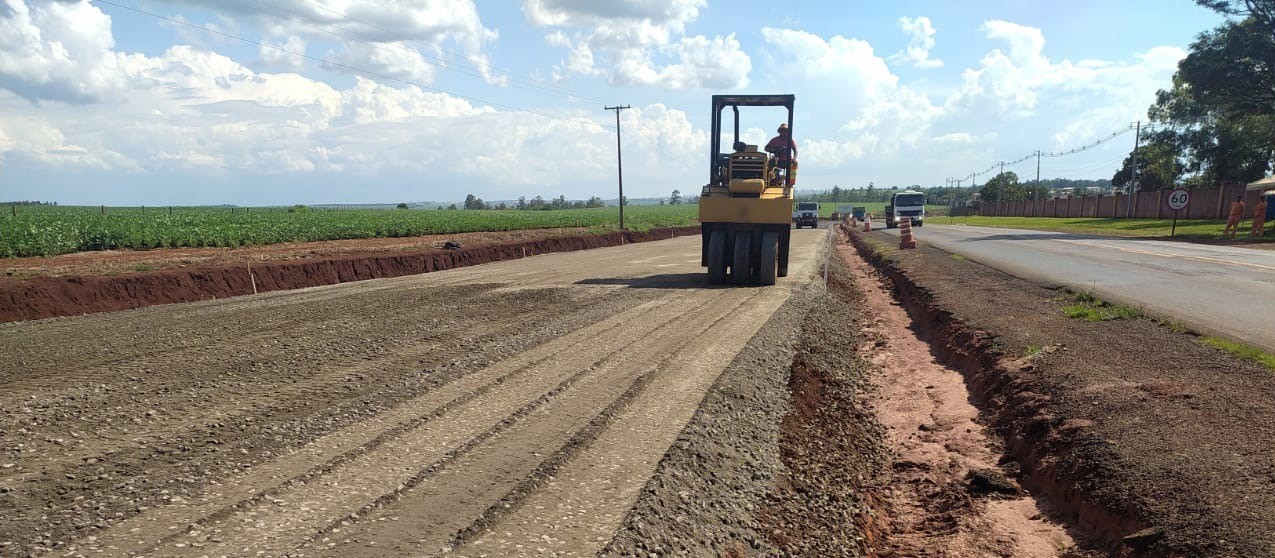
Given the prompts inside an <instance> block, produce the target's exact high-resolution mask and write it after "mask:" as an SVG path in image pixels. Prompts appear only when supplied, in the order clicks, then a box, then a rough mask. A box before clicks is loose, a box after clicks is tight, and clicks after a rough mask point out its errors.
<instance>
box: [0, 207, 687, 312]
mask: <svg viewBox="0 0 1275 558" xmlns="http://www.w3.org/2000/svg"><path fill="white" fill-rule="evenodd" d="M699 232H700V229H699V227H680V228H672V229H655V230H651V231H648V232H626V233H619V232H613V233H606V234H579V235H569V236H540V235H537V234H534V231H533V233H529V234H530V239H529V240H502V241H499V242H490V243H479V244H469V243H468V240H469V239H466V242H465V243H463V244H461V245H460V248H459V249H446V248H429V249H424V250H420V249H417V250H406V251H385V250H383V249H381V248H379V247H377V246H379V243H377V242H371V244H372V245H373V246H372V247H371V248H370V249H369V250H367V251H362V252H360V251H359V250H358V248H357V244H353V245H352V244H351V241H340V245H341V251H342V252H343V253H339V254H335V255H324V254H326V252H324V251H323V250H321V249H318V248H315V249H312V250H310V252H312V253H315V254H318V255H312V256H308V257H307V256H306V255H303V254H296V253H293V252H277V251H272V250H269V249H265V248H266V247H262V248H263V250H252V249H249V250H244V251H243V254H242V258H243V261H242V263H237V264H234V265H201V266H196V267H187V268H173V269H158V270H155V271H144V272H137V273H127V274H122V275H92V274H84V275H74V274H73V275H69V276H37V277H32V278H29V279H25V280H18V281H4V282H0V322H11V321H18V320H34V319H42V318H51V317H55V316H69V315H76V314H87V313H93V312H112V311H117V310H126V309H129V308H140V307H144V306H151V305H155V304H168V303H174V302H193V301H197V300H208V299H213V298H225V297H231V296H240V295H247V294H253V293H254V292H266V291H279V290H288V289H298V288H304V287H316V286H319V285H332V284H336V283H346V282H350V281H361V280H364V279H378V278H386V277H399V276H403V275H412V274H417V273H428V272H431V271H441V270H445V269H453V268H457V267H464V266H470V265H477V264H484V263H490V262H495V261H501V260H509V259H516V258H521V257H525V256H532V255H538V254H547V253H551V252H566V251H572V250H583V249H588V248H600V247H604V246H618V245H620V244H623V243H632V242H644V241H648V240H660V239H666V238H671V237H673V236H683V235H690V234H698V233H699ZM372 240H373V241H376V240H379V239H372ZM474 240H475V241H477V242H481V239H474ZM210 250H212V249H210ZM257 252H262V253H264V254H266V257H273V256H280V257H286V258H290V259H282V260H275V259H267V260H265V261H261V260H256V258H255V257H254V255H259V254H257ZM217 253H218V255H219V256H220V255H221V254H224V253H230V252H228V251H225V250H220V251H217ZM172 257H173V259H174V261H175V260H179V259H182V258H185V257H186V256H185V252H184V251H175V252H174V253H173V255H172ZM292 258H295V259H292ZM254 260H255V261H254ZM147 261H148V262H149V263H147V264H146V265H147V266H148V267H149V266H154V267H157V268H170V267H172V266H171V265H168V264H170V263H172V262H156V261H152V260H147ZM213 261H223V259H214V260H213ZM84 265H86V266H90V267H88V269H90V270H91V269H93V267H91V266H92V265H100V264H84Z"/></svg>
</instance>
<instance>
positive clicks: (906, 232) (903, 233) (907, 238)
mask: <svg viewBox="0 0 1275 558" xmlns="http://www.w3.org/2000/svg"><path fill="white" fill-rule="evenodd" d="M909 248H916V240H915V239H913V238H912V220H911V219H908V218H906V217H905V218H904V219H903V220H901V221H899V249H900V250H907V249H909Z"/></svg>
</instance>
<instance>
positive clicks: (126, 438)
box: [0, 297, 593, 481]
mask: <svg viewBox="0 0 1275 558" xmlns="http://www.w3.org/2000/svg"><path fill="white" fill-rule="evenodd" d="M478 298H479V300H478V301H475V302H469V303H467V304H465V305H464V306H463V307H462V308H463V309H475V310H479V311H477V312H476V313H475V315H474V316H473V317H474V318H477V319H461V318H456V319H451V320H450V321H448V322H446V323H445V324H443V325H442V326H440V327H435V328H431V330H430V331H429V333H428V334H426V335H425V336H423V337H422V338H420V339H419V340H416V341H393V342H392V343H393V344H394V345H396V348H395V352H393V353H389V354H386V355H383V356H372V355H369V356H365V357H363V358H362V359H360V360H359V361H357V362H356V363H354V364H353V365H351V363H349V362H346V361H337V362H328V363H324V364H322V365H320V366H318V367H315V368H310V369H307V370H303V371H300V372H301V374H300V376H301V377H300V378H297V381H293V382H288V383H284V384H283V385H269V386H268V389H267V384H277V383H278V379H277V378H273V377H270V376H268V375H252V376H248V377H246V378H244V381H243V382H241V385H239V386H234V387H229V388H227V387H221V386H213V385H209V386H207V387H204V388H196V389H197V391H204V392H208V391H214V390H215V391H216V394H217V395H216V397H213V396H211V395H210V396H208V397H199V396H198V394H197V393H189V392H188V393H187V395H188V396H189V397H190V398H191V399H193V401H191V402H189V403H188V404H186V405H183V406H182V407H180V408H177V409H172V408H169V409H165V410H164V411H163V417H162V419H163V420H162V422H158V423H157V424H154V425H147V426H146V427H145V428H139V427H138V426H137V425H135V424H132V423H125V424H122V425H119V426H116V427H110V426H108V427H99V428H96V429H95V430H94V432H92V434H91V435H90V436H91V438H92V443H91V445H88V446H86V447H81V448H68V447H62V448H60V451H59V452H57V453H56V454H55V455H51V456H50V457H52V458H53V459H55V460H56V461H55V462H54V463H51V464H46V465H44V466H43V467H42V469H41V470H36V469H34V468H33V467H26V468H24V469H23V470H18V469H11V470H0V480H6V479H10V478H12V479H14V480H17V481H21V480H24V479H25V478H27V477H29V476H31V475H33V474H52V475H55V476H58V475H60V474H62V469H63V468H65V467H66V466H68V465H69V466H71V467H75V466H77V462H78V461H84V460H90V459H97V460H101V459H103V458H105V456H106V455H109V454H111V453H114V452H117V451H121V450H123V449H128V448H133V447H136V446H137V445H138V443H139V442H141V441H146V440H149V441H160V440H166V439H171V438H175V437H180V436H181V435H183V434H186V433H189V432H191V431H192V430H197V429H200V428H203V427H205V426H206V425H208V424H213V423H220V422H224V421H226V420H228V419H231V418H233V417H235V416H238V415H250V414H263V413H264V414H269V413H274V412H282V411H281V409H283V408H286V407H288V406H289V404H290V403H291V402H293V401H297V400H304V399H307V398H310V397H315V396H318V395H321V394H324V393H326V392H328V391H330V390H331V389H332V388H333V386H337V385H342V384H345V383H348V380H349V379H350V378H360V377H365V376H368V375H371V374H372V373H374V372H375V371H378V370H387V369H400V368H407V367H416V366H419V364H418V363H419V362H421V361H423V360H429V361H439V360H442V361H448V360H451V357H454V356H460V355H462V354H463V353H464V352H466V350H467V349H465V348H461V347H455V346H443V345H442V344H440V341H443V340H448V339H477V340H481V339H483V338H489V337H492V336H500V335H502V334H503V333H506V332H509V331H511V330H517V329H518V328H521V327H524V326H525V324H527V323H531V322H535V321H537V320H539V319H542V318H544V317H545V314H546V313H547V312H549V311H548V310H544V309H537V308H534V307H533V308H528V309H526V311H519V312H517V313H516V314H515V315H516V316H517V319H516V320H513V321H510V320H496V319H494V318H496V317H497V316H499V315H503V314H505V313H507V312H508V307H503V308H501V309H500V310H499V311H498V310H496V305H493V304H492V301H491V300H489V299H488V298H486V297H478ZM592 300H593V297H589V298H583V299H581V302H582V303H584V304H588V303H589V302H590V301H592ZM482 309H485V310H482ZM439 311H440V309H439V308H438V307H437V306H433V307H426V308H422V309H420V310H419V311H417V312H415V315H421V314H425V315H428V314H432V313H436V312H439ZM556 311H561V309H556ZM413 318H414V314H408V315H407V316H406V320H405V321H411V320H412V319H413ZM290 326H291V327H290V328H288V329H291V330H293V331H288V330H285V331H283V332H279V331H276V332H275V334H274V335H269V336H266V335H262V336H253V335H249V336H247V337H246V338H241V339H238V340H236V344H237V345H240V346H242V347H256V348H257V349H256V350H252V351H250V352H245V353H244V354H242V355H239V357H238V358H231V359H224V361H225V362H222V363H219V364H218V368H220V369H224V370H235V369H238V368H241V367H246V368H255V367H258V366H271V365H275V366H277V365H279V364H280V363H278V362H276V361H277V360H278V359H280V358H287V356H288V355H287V353H286V352H284V351H282V350H277V349H270V348H268V347H269V346H270V342H271V340H272V339H271V338H274V337H282V338H285V339H295V338H296V333H297V330H301V329H305V328H306V327H307V326H306V325H305V324H290ZM384 326H385V325H384V324H381V323H380V322H379V321H375V322H374V325H372V326H367V327H362V328H357V329H354V330H349V329H346V330H343V331H347V332H348V334H349V335H352V336H356V337H357V336H361V335H363V334H365V333H367V332H368V331H370V330H372V329H376V328H383V327H384ZM210 343H212V342H210ZM400 343H401V345H400ZM276 346H277V345H276ZM201 350H202V348H201ZM153 354H154V352H153V351H146V352H145V353H144V355H143V356H142V357H138V358H136V359H131V360H130V361H131V362H134V363H138V364H133V365H132V366H131V367H128V368H124V369H123V370H124V371H125V372H127V373H131V372H133V368H134V367H141V366H144V367H145V368H148V369H173V368H178V367H181V366H183V365H188V363H189V362H190V361H191V358H192V357H191V355H190V354H189V353H188V352H187V351H173V352H170V353H167V354H162V356H161V358H149V359H148V358H145V357H146V356H147V355H153ZM88 370H89V371H88V372H84V374H85V375H100V376H103V377H109V376H111V375H112V373H113V372H114V373H116V375H118V373H119V372H120V371H121V369H120V368H115V367H109V368H100V369H99V368H89V369H88ZM190 381H191V379H190V378H185V377H174V378H173V380H172V382H164V381H160V382H155V383H153V384H152V386H151V388H150V390H149V391H150V392H151V393H162V392H171V391H177V390H179V389H181V388H180V387H179V386H180V385H181V384H186V383H189V382H190ZM175 384H176V385H175ZM133 395H134V396H136V395H137V394H133ZM78 399H79V400H80V402H81V403H83V402H84V399H85V396H84V395H80V396H78ZM18 401H21V400H20V399H19V400H18ZM227 403H229V404H227ZM15 404H25V402H22V403H17V402H15ZM110 413H111V410H110V409H109V407H107V406H106V405H103V408H102V410H101V411H100V413H98V414H107V415H109V414H110ZM86 414H87V415H88V416H83V415H82V416H80V417H78V418H79V419H80V420H85V419H92V418H93V415H94V413H92V412H89V413H86Z"/></svg>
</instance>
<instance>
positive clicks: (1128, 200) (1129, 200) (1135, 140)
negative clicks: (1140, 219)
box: [1125, 120, 1142, 218]
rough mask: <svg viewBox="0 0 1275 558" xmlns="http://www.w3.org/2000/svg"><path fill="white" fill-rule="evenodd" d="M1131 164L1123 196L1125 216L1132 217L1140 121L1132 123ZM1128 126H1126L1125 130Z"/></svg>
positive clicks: (1140, 134) (1140, 129) (1140, 132)
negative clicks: (1127, 186) (1126, 192)
mask: <svg viewBox="0 0 1275 558" xmlns="http://www.w3.org/2000/svg"><path fill="white" fill-rule="evenodd" d="M1133 126H1134V132H1133V164H1132V165H1130V166H1129V195H1128V196H1127V197H1126V198H1125V209H1127V210H1128V211H1126V212H1125V216H1126V217H1129V218H1132V217H1133V196H1134V194H1136V193H1137V192H1138V144H1139V143H1141V142H1142V121H1141V120H1139V121H1137V122H1134V123H1133ZM1127 129H1128V128H1126V130H1127Z"/></svg>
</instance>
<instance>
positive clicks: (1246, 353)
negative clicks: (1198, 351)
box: [1200, 335, 1275, 372]
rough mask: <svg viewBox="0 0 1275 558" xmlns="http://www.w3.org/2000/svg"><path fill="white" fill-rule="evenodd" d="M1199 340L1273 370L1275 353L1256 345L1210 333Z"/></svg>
mask: <svg viewBox="0 0 1275 558" xmlns="http://www.w3.org/2000/svg"><path fill="white" fill-rule="evenodd" d="M1200 340H1201V341H1203V342H1204V344H1205V345H1208V346H1210V347H1213V348H1215V349H1219V350H1222V351H1226V352H1228V353H1231V354H1232V355H1235V356H1237V357H1239V358H1242V359H1244V360H1247V361H1250V362H1256V363H1258V364H1263V365H1265V366H1266V367H1267V368H1270V369H1271V371H1272V372H1275V355H1272V354H1270V353H1268V352H1265V351H1263V350H1261V349H1258V348H1257V347H1253V346H1251V345H1245V344H1244V343H1236V342H1235V341H1230V340H1227V339H1222V338H1220V337H1213V336H1210V335H1205V336H1203V337H1201V338H1200Z"/></svg>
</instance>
